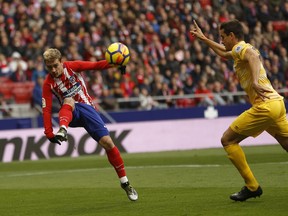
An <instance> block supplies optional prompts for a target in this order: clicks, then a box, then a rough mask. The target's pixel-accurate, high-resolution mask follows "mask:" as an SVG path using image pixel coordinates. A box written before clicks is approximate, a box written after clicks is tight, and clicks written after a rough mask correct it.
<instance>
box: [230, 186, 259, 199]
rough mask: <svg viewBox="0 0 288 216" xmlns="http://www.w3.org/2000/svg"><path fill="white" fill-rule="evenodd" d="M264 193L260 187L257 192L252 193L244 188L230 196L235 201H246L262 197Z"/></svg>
mask: <svg viewBox="0 0 288 216" xmlns="http://www.w3.org/2000/svg"><path fill="white" fill-rule="evenodd" d="M262 193H263V190H262V188H261V187H260V186H259V187H258V188H257V190H256V191H250V190H249V189H248V188H247V187H246V186H244V187H242V189H241V190H240V191H239V192H237V193H234V194H232V195H231V196H230V199H232V200H235V201H241V202H242V201H245V200H247V199H249V198H252V197H253V198H256V197H260V196H261V195H262Z"/></svg>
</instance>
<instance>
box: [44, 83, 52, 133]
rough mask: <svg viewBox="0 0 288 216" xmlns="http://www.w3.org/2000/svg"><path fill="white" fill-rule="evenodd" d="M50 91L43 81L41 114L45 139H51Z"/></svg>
mask: <svg viewBox="0 0 288 216" xmlns="http://www.w3.org/2000/svg"><path fill="white" fill-rule="evenodd" d="M52 97H53V94H52V90H51V87H50V85H49V82H48V80H47V79H45V81H44V84H43V91H42V112H43V124H44V134H45V135H46V137H47V138H53V137H54V134H53V127H52Z"/></svg>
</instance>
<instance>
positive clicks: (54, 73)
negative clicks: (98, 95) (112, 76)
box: [42, 48, 138, 201]
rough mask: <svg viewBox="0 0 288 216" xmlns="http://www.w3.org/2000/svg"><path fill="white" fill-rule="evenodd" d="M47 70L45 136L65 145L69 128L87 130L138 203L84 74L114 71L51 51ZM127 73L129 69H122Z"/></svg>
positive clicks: (100, 63)
mask: <svg viewBox="0 0 288 216" xmlns="http://www.w3.org/2000/svg"><path fill="white" fill-rule="evenodd" d="M43 58H44V63H45V67H46V69H47V70H48V72H49V74H47V76H46V79H45V81H44V85H43V93H42V110H43V120H44V129H45V131H44V133H45V135H46V137H47V138H48V139H49V140H50V142H51V143H57V144H59V145H61V142H62V141H67V140H68V137H67V130H68V127H83V128H85V130H86V131H87V132H88V133H89V134H90V136H91V137H92V138H93V139H94V140H95V141H96V142H98V143H99V144H100V145H101V146H102V147H103V148H104V149H105V151H106V153H107V157H108V160H109V162H110V163H111V165H112V166H113V167H114V168H115V171H116V173H117V175H118V177H119V179H120V183H121V187H122V188H123V189H124V190H125V192H126V194H127V196H128V198H129V199H130V200H132V201H136V200H137V199H138V194H137V192H136V191H135V189H134V188H133V187H132V186H131V185H130V184H129V181H128V178H127V176H126V171H125V167H124V162H123V159H122V157H121V155H120V152H119V150H118V148H117V147H116V146H115V144H114V142H113V140H112V139H111V137H110V135H109V131H108V129H107V128H106V125H105V123H104V122H103V120H102V119H101V117H100V115H99V113H98V111H97V110H96V109H95V107H94V105H93V103H92V99H91V97H90V96H89V94H88V91H87V88H86V85H85V82H84V80H83V77H82V76H81V72H83V71H86V70H104V69H108V68H110V67H111V65H109V64H108V62H107V61H106V60H101V61H98V62H92V61H64V62H62V55H61V53H60V51H59V50H58V49H54V48H50V49H48V50H46V51H45V52H44V53H43ZM120 70H121V73H125V67H122V68H120ZM53 95H55V96H56V97H57V98H58V100H59V102H60V104H61V108H60V111H59V124H60V129H59V131H58V132H57V133H56V134H54V133H53V127H52V97H53Z"/></svg>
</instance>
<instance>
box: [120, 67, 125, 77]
mask: <svg viewBox="0 0 288 216" xmlns="http://www.w3.org/2000/svg"><path fill="white" fill-rule="evenodd" d="M119 70H120V72H121V74H122V75H124V74H126V66H120V67H119Z"/></svg>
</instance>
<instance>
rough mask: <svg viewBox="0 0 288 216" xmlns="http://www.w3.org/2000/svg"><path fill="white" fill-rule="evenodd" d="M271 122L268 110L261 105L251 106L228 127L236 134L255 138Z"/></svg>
mask: <svg viewBox="0 0 288 216" xmlns="http://www.w3.org/2000/svg"><path fill="white" fill-rule="evenodd" d="M272 122H273V120H272V119H271V117H270V109H268V108H267V106H266V105H265V104H264V103H263V104H261V105H258V106H253V107H251V108H250V109H248V110H246V111H245V112H243V113H242V114H241V115H240V116H238V117H237V118H236V119H235V120H234V122H233V123H232V124H231V125H230V128H231V129H232V130H233V131H234V132H235V133H237V134H241V135H244V136H247V137H248V136H253V137H257V136H258V135H259V134H261V133H262V132H263V131H264V130H266V129H267V128H268V127H269V125H270V124H271V123H272Z"/></svg>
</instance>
